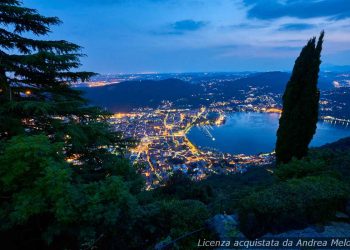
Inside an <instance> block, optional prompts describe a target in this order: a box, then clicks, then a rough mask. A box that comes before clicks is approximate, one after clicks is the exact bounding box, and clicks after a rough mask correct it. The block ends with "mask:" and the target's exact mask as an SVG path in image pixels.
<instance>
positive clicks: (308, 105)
mask: <svg viewBox="0 0 350 250" xmlns="http://www.w3.org/2000/svg"><path fill="white" fill-rule="evenodd" d="M323 37H324V32H323V31H322V32H321V34H320V37H319V39H318V41H317V44H316V38H315V37H314V38H312V39H310V40H309V41H308V43H307V44H306V46H305V47H304V48H303V49H302V51H301V53H300V55H299V57H298V58H297V59H296V61H295V64H294V68H293V72H292V76H291V78H290V80H289V82H288V83H287V87H286V90H285V92H284V95H283V112H282V116H281V118H280V121H279V128H278V131H277V142H276V157H277V164H278V163H287V162H289V161H290V160H291V159H292V158H293V157H295V158H297V159H300V158H302V157H304V156H306V154H307V152H308V145H309V143H310V142H311V140H312V138H313V136H314V134H315V132H316V126H317V121H318V110H319V99H320V93H319V90H318V88H317V82H318V73H319V69H320V64H321V59H320V57H321V51H322V43H323Z"/></svg>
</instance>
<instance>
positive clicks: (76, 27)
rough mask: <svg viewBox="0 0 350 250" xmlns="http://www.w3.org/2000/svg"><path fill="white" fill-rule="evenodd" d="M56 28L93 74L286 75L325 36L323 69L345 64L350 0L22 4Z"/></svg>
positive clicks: (349, 59) (39, 0)
mask: <svg viewBox="0 0 350 250" xmlns="http://www.w3.org/2000/svg"><path fill="white" fill-rule="evenodd" d="M23 2H24V4H25V5H26V6H28V7H32V8H36V9H39V11H40V12H41V14H44V15H53V16H58V17H60V18H61V19H62V21H63V24H62V25H60V26H58V27H55V28H53V33H52V34H51V35H50V36H49V38H50V39H65V40H69V41H72V42H75V43H77V44H79V45H81V46H83V47H84V53H85V54H87V57H86V58H84V59H83V60H82V62H83V64H84V66H83V67H82V68H83V69H84V70H92V71H95V72H99V73H119V72H193V71H245V70H253V71H264V70H291V68H292V66H293V63H294V60H295V58H296V57H297V55H298V53H299V51H300V49H301V47H302V46H303V45H304V44H305V43H306V41H307V40H308V39H309V38H310V37H312V36H316V35H318V34H319V32H320V31H321V30H322V29H324V30H325V31H326V37H325V44H324V51H323V57H322V58H323V62H324V64H334V65H349V64H350V0H46V1H43V0H23Z"/></svg>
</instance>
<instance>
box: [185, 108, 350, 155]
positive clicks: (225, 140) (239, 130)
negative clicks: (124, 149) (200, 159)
mask: <svg viewBox="0 0 350 250" xmlns="http://www.w3.org/2000/svg"><path fill="white" fill-rule="evenodd" d="M278 120H279V114H273V113H232V114H229V115H228V116H227V117H226V123H225V124H224V125H222V126H211V127H208V126H205V127H197V126H196V127H193V128H192V129H191V130H190V131H189V132H188V134H187V136H188V138H189V140H190V141H191V142H192V143H193V144H195V145H197V146H200V147H205V148H212V149H216V150H218V151H221V152H225V153H232V154H258V153H267V152H271V151H273V150H274V148H275V143H276V131H277V128H278ZM208 132H209V133H208ZM209 134H210V135H211V136H210V135H209ZM347 136H350V125H349V127H345V126H337V125H332V124H330V123H325V122H319V123H318V124H317V131H316V134H315V136H314V138H313V140H312V142H311V144H310V145H311V146H321V145H324V144H326V143H330V142H334V141H337V140H338V139H340V138H343V137H347ZM213 138H215V140H213Z"/></svg>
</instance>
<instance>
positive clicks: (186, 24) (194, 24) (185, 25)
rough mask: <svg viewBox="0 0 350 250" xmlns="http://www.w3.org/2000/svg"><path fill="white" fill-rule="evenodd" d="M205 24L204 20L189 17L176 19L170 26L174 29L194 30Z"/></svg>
mask: <svg viewBox="0 0 350 250" xmlns="http://www.w3.org/2000/svg"><path fill="white" fill-rule="evenodd" d="M206 25H207V23H206V22H204V21H194V20H191V19H187V20H182V21H177V22H175V23H172V24H171V28H172V29H173V30H175V31H196V30H200V29H202V28H204V27H205V26H206Z"/></svg>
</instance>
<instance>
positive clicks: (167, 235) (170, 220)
mask: <svg viewBox="0 0 350 250" xmlns="http://www.w3.org/2000/svg"><path fill="white" fill-rule="evenodd" d="M209 217H210V214H209V212H208V210H207V208H206V206H205V205H204V204H203V203H202V202H199V201H195V200H162V201H157V202H154V203H151V204H148V205H146V206H144V207H142V209H141V211H140V213H139V219H138V220H137V224H136V227H135V228H134V233H135V238H136V235H137V236H139V237H140V238H139V239H137V240H135V239H134V244H135V243H136V242H137V243H136V244H137V245H136V248H138V249H146V248H152V247H154V245H155V244H156V243H159V242H164V241H168V242H170V241H172V240H174V239H176V238H178V237H180V236H183V235H185V234H187V233H189V232H193V231H195V230H198V229H201V228H203V227H205V223H206V220H207V219H208V218H209ZM201 233H202V234H201ZM207 235H208V233H207V232H205V231H201V232H199V233H196V234H194V235H193V236H192V237H185V238H184V239H182V240H181V241H178V242H176V245H175V246H174V245H172V247H180V249H192V248H195V249H197V247H196V244H197V240H198V237H206V236H207ZM152 249H153V248H152ZM171 249H173V248H171Z"/></svg>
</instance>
